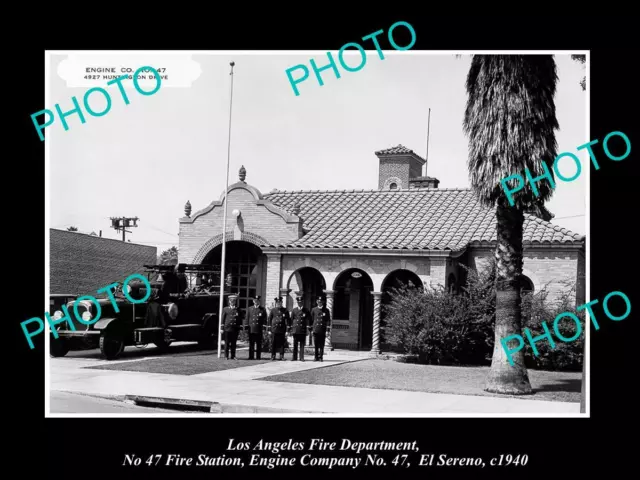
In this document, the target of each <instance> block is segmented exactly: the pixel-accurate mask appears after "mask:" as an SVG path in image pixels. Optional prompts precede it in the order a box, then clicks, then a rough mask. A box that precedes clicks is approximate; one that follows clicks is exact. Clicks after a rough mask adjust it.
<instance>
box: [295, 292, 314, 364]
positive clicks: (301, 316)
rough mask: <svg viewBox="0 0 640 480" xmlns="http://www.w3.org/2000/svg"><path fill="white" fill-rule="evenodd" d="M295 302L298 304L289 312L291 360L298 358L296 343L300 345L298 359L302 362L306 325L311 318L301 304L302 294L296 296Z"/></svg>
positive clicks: (309, 313)
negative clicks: (291, 345)
mask: <svg viewBox="0 0 640 480" xmlns="http://www.w3.org/2000/svg"><path fill="white" fill-rule="evenodd" d="M296 302H297V303H298V306H297V307H295V308H294V309H293V311H292V312H291V333H292V334H293V360H294V361H295V360H298V345H300V361H301V362H304V344H305V341H306V339H307V327H308V326H309V322H310V320H311V312H309V310H307V309H306V308H305V307H304V306H303V305H302V295H298V296H296Z"/></svg>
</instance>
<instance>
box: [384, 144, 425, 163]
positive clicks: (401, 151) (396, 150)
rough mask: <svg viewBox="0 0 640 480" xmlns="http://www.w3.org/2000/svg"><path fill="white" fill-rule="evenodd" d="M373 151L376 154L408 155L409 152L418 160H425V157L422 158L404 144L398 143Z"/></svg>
mask: <svg viewBox="0 0 640 480" xmlns="http://www.w3.org/2000/svg"><path fill="white" fill-rule="evenodd" d="M375 153H376V155H409V154H411V155H415V156H416V157H418V158H419V159H420V160H422V161H423V162H425V159H424V158H422V157H421V156H420V155H418V154H417V153H416V152H414V151H413V150H411V149H410V148H407V147H405V146H404V145H400V144H398V145H397V146H395V147H391V148H386V149H384V150H378V151H377V152H375Z"/></svg>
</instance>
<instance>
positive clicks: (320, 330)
mask: <svg viewBox="0 0 640 480" xmlns="http://www.w3.org/2000/svg"><path fill="white" fill-rule="evenodd" d="M316 303H317V307H315V308H314V309H313V310H311V320H312V322H313V327H312V328H313V345H314V347H315V358H314V359H313V361H314V362H322V357H323V355H324V341H325V338H326V335H327V333H328V331H329V332H330V328H329V327H330V325H331V314H330V313H329V309H328V308H327V307H325V306H324V299H323V298H322V297H318V299H317V300H316Z"/></svg>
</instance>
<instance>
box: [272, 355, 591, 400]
mask: <svg viewBox="0 0 640 480" xmlns="http://www.w3.org/2000/svg"><path fill="white" fill-rule="evenodd" d="M488 371H489V367H440V366H434V365H416V364H410V363H400V362H394V361H391V360H374V359H371V360H361V361H356V362H350V363H343V364H340V365H335V366H327V367H323V368H316V369H313V370H305V371H301V372H294V373H288V374H284V375H274V376H271V377H265V378H261V379H260V380H267V381H271V382H288V383H305V384H313V385H332V386H342V387H362V388H379V389H387V390H407V391H412V392H429V393H451V394H457V395H482V396H496V397H511V396H510V395H498V394H491V393H487V392H485V391H483V387H484V383H485V380H486V378H487V373H488ZM529 381H530V382H531V387H532V388H533V390H534V394H533V395H523V396H513V398H522V399H527V400H547V401H555V402H580V387H581V382H582V373H581V372H575V373H574V372H547V371H542V370H529Z"/></svg>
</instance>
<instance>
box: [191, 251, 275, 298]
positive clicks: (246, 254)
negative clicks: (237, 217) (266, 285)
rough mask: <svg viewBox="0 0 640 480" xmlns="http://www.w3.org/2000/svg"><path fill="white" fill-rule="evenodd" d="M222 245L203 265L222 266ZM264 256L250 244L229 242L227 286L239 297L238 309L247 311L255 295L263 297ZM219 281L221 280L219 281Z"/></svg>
mask: <svg viewBox="0 0 640 480" xmlns="http://www.w3.org/2000/svg"><path fill="white" fill-rule="evenodd" d="M221 260H222V245H218V246H217V247H215V248H214V249H212V250H211V251H210V252H209V253H208V254H207V255H206V256H205V257H204V259H203V260H202V263H204V264H209V265H215V266H220V263H221ZM263 266H264V255H263V254H262V250H260V248H258V247H257V246H255V245H254V244H252V243H249V242H243V241H230V242H227V248H226V252H225V277H226V278H227V281H226V285H227V288H226V289H225V292H226V291H227V289H228V290H229V291H230V292H233V293H235V294H237V295H238V307H240V308H242V309H246V308H247V307H249V306H251V305H252V304H253V303H252V301H251V299H252V298H253V297H254V296H255V295H263V293H262V291H263V275H262V272H263V270H264V268H263ZM218 281H219V280H218Z"/></svg>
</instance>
